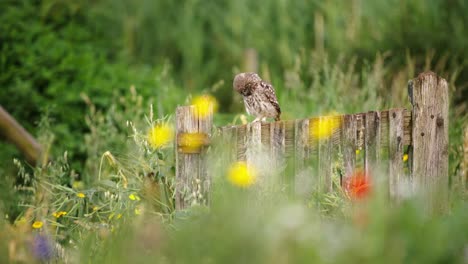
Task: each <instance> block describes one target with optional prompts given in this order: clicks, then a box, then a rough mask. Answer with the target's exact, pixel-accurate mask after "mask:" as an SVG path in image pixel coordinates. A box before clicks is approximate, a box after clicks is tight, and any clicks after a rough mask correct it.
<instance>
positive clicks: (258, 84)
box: [233, 72, 281, 122]
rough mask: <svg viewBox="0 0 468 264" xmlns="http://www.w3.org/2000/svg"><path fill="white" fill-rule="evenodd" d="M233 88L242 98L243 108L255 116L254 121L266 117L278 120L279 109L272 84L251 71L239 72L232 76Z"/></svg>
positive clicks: (263, 119) (262, 119)
mask: <svg viewBox="0 0 468 264" xmlns="http://www.w3.org/2000/svg"><path fill="white" fill-rule="evenodd" d="M233 86H234V90H236V91H237V92H238V93H240V94H241V95H242V97H243V98H244V105H245V110H246V111H247V113H248V114H249V115H253V116H255V120H254V121H253V122H256V121H259V120H261V121H265V120H266V119H267V118H268V117H272V118H275V121H279V120H280V115H281V110H280V107H279V104H278V99H276V94H275V90H274V89H273V86H272V85H271V84H269V83H267V82H264V81H263V80H262V79H261V78H260V76H258V74H256V73H253V72H245V73H239V74H237V75H236V77H234V82H233Z"/></svg>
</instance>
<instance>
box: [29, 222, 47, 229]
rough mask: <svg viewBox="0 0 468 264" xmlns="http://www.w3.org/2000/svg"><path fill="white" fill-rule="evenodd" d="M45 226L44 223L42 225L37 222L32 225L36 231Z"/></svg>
mask: <svg viewBox="0 0 468 264" xmlns="http://www.w3.org/2000/svg"><path fill="white" fill-rule="evenodd" d="M43 225H44V223H42V222H41V221H35V222H34V223H33V224H32V228H34V229H39V228H42V226H43Z"/></svg>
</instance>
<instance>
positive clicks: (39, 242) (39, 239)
mask: <svg viewBox="0 0 468 264" xmlns="http://www.w3.org/2000/svg"><path fill="white" fill-rule="evenodd" d="M32 251H33V255H34V256H35V257H36V258H37V259H39V260H43V261H47V260H50V259H51V258H52V257H53V254H54V249H53V246H52V243H51V241H50V239H49V238H48V237H47V236H46V235H41V234H37V235H36V236H34V239H33V245H32Z"/></svg>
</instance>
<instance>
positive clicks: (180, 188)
mask: <svg viewBox="0 0 468 264" xmlns="http://www.w3.org/2000/svg"><path fill="white" fill-rule="evenodd" d="M211 127H212V118H211V117H206V116H204V117H203V118H200V117H199V116H198V115H197V112H196V109H195V107H194V106H182V107H178V108H177V109H176V134H177V136H176V144H175V145H176V148H177V151H176V185H175V194H176V195H175V200H176V209H178V210H180V209H184V208H187V207H188V206H190V205H191V204H193V203H205V202H207V195H208V191H209V177H208V173H207V169H206V168H207V167H206V150H205V149H203V150H201V151H200V152H199V153H187V152H186V151H184V149H182V147H179V146H180V145H183V144H180V142H178V140H180V138H181V137H180V136H178V135H179V134H199V133H206V134H208V135H211ZM204 148H205V147H204Z"/></svg>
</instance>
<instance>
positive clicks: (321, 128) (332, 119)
mask: <svg viewBox="0 0 468 264" xmlns="http://www.w3.org/2000/svg"><path fill="white" fill-rule="evenodd" d="M340 126H341V118H340V116H325V117H320V118H314V119H311V121H310V124H309V134H310V136H311V137H312V138H313V139H318V140H320V139H326V138H329V137H331V136H332V135H333V132H335V131H336V130H337V129H338V128H339V127H340Z"/></svg>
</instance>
